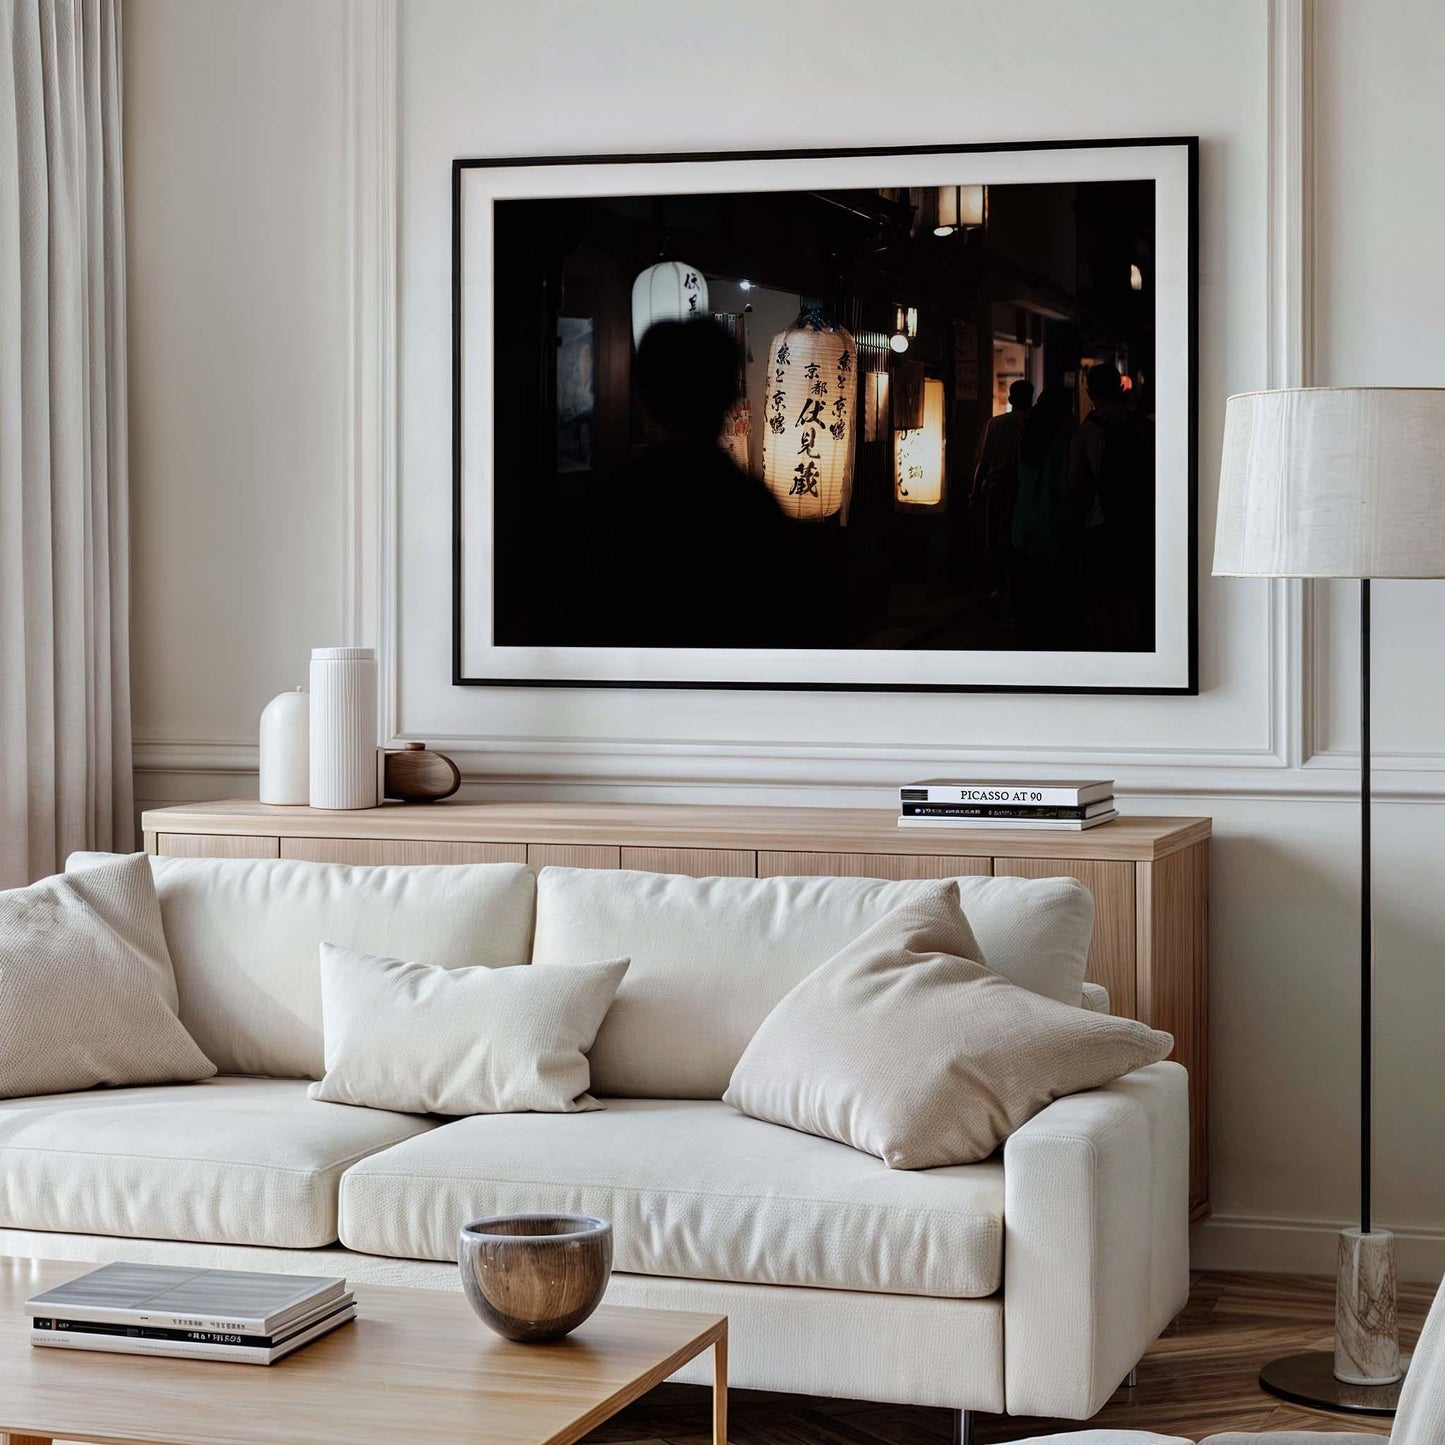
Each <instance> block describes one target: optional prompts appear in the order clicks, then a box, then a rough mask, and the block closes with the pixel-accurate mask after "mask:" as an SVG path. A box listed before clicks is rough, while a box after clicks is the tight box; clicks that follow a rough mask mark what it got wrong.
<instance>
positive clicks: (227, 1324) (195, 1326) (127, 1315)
mask: <svg viewBox="0 0 1445 1445" xmlns="http://www.w3.org/2000/svg"><path fill="white" fill-rule="evenodd" d="M344 1293H345V1291H343V1290H338V1291H337V1292H335V1293H334V1294H328V1295H326V1296H324V1297H322V1298H320V1299H317V1300H315V1301H309V1302H308V1305H307V1308H306V1310H305V1311H303V1312H300V1313H298V1314H295V1315H293V1316H292V1317H291V1318H290V1319H288V1321H287V1324H288V1327H289V1325H291V1324H294V1323H295V1322H296V1320H304V1319H307V1318H315V1317H316V1316H318V1315H320V1314H322V1313H324V1311H325V1309H326V1308H327V1307H328V1306H329V1307H330V1308H332V1309H336V1308H338V1307H339V1306H340V1305H341V1303H342V1298H343V1295H344ZM64 1308H65V1318H66V1319H69V1320H74V1321H75V1322H76V1323H77V1324H79V1323H81V1322H86V1323H90V1324H98V1325H142V1326H145V1327H146V1328H153V1329H162V1330H213V1331H218V1332H220V1333H222V1334H239V1335H272V1334H275V1333H276V1321H275V1320H272V1319H258V1318H256V1317H254V1316H247V1317H237V1316H227V1315H213V1314H205V1313H198V1314H194V1315H178V1314H170V1313H168V1312H167V1311H165V1310H126V1309H107V1308H105V1307H104V1306H103V1305H84V1304H74V1303H71V1302H70V1301H68V1300H67V1301H66V1302H65V1306H64ZM25 1313H26V1314H27V1315H30V1316H31V1318H32V1319H35V1318H40V1317H42V1316H43V1317H45V1318H48V1319H55V1318H57V1316H56V1314H55V1302H53V1301H52V1302H50V1303H46V1302H45V1301H43V1300H42V1301H39V1302H37V1301H27V1303H26V1305H25Z"/></svg>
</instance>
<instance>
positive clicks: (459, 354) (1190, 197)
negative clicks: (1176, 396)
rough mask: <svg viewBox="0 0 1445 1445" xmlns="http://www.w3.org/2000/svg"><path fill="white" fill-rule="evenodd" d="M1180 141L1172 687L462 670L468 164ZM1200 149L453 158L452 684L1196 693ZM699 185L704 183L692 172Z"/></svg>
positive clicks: (1193, 141)
mask: <svg viewBox="0 0 1445 1445" xmlns="http://www.w3.org/2000/svg"><path fill="white" fill-rule="evenodd" d="M1166 146H1167V147H1176V148H1182V149H1183V150H1184V152H1185V155H1186V158H1187V210H1188V214H1187V221H1186V232H1187V237H1186V243H1185V244H1186V251H1187V256H1186V272H1187V277H1186V282H1185V286H1186V296H1185V306H1186V315H1187V338H1186V347H1185V349H1186V363H1185V364H1186V373H1187V379H1186V385H1187V392H1188V414H1187V462H1186V478H1185V485H1186V488H1187V498H1186V517H1187V525H1186V533H1187V544H1186V546H1187V552H1186V559H1185V565H1186V571H1187V599H1186V607H1187V640H1186V647H1185V651H1186V668H1187V677H1186V678H1185V679H1184V680H1183V681H1181V682H1180V683H1179V684H1177V685H1159V686H1154V685H1147V686H1134V685H1115V684H1109V683H1101V684H1097V685H1093V684H1090V685H1084V684H1079V683H1069V684H1064V685H1058V684H1052V683H1048V682H1038V683H1033V682H1030V683H990V682H982V683H977V682H942V683H934V682H892V681H885V682H877V681H856V682H854V681H819V680H809V679H807V678H797V679H790V680H787V681H780V680H766V681H758V680H746V681H738V680H725V679H692V678H688V679H668V678H656V677H645V678H639V677H617V678H612V677H608V678H579V677H515V676H500V675H498V676H469V675H467V670H466V668H465V666H464V652H463V588H462V576H463V567H464V564H465V558H464V536H463V529H462V508H463V487H464V476H463V416H462V401H463V306H462V302H463V254H462V244H463V235H462V227H463V221H462V210H463V199H462V191H463V178H464V176H465V174H466V173H467V172H468V171H472V170H486V169H493V168H500V167H528V168H530V167H567V166H588V167H593V166H596V167H608V166H622V165H628V166H633V165H643V166H647V165H677V164H690V165H698V166H708V165H711V164H716V163H718V162H731V161H744V162H767V161H791V160H829V159H838V158H873V157H888V156H900V157H901V156H940V155H952V154H984V153H997V152H1010V153H1012V152H1018V153H1028V152H1035V151H1070V150H1114V149H1122V148H1141V147H1166ZM1199 151H1200V141H1199V137H1198V136H1145V137H1102V138H1088V139H1072V140H1063V141H1045V140H1035V141H1019V142H1013V143H1003V142H963V143H958V144H926V145H892V146H853V147H831V148H791V149H778V150H752V151H684V152H644V153H636V152H629V153H620V154H615V155H558V156H494V157H460V158H457V159H455V160H453V162H452V172H451V224H452V237H451V242H452V274H451V303H452V304H451V318H452V618H451V622H452V648H451V658H452V683H453V685H454V686H457V687H540V688H581V689H591V688H614V689H616V688H626V689H660V690H690V691H767V692H863V693H870V692H872V693H877V692H896V693H998V694H1014V693H1034V694H1042V695H1049V694H1054V695H1065V696H1196V695H1198V693H1199V579H1198V554H1199V506H1198V502H1199V496H1198V492H1199V394H1198V393H1199V217H1198V210H1199V205H1198V203H1199ZM699 186H700V187H705V186H706V181H705V179H702V178H700V180H699Z"/></svg>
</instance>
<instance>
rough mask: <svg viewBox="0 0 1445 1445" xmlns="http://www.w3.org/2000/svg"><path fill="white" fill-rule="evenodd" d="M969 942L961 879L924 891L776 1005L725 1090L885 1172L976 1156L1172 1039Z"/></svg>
mask: <svg viewBox="0 0 1445 1445" xmlns="http://www.w3.org/2000/svg"><path fill="white" fill-rule="evenodd" d="M971 948H972V949H974V950H976V945H975V944H973V942H972V934H971V932H970V930H969V927H968V920H967V919H966V918H965V917H964V914H963V909H962V906H961V904H960V902H959V897H958V888H957V885H956V884H954V883H951V882H950V883H943V884H940V885H939V886H938V887H937V888H934V889H930V890H927V891H925V892H920V893H919V894H918V895H916V896H915V897H914V898H913V899H911V900H910V901H909V902H907V903H905V904H903V905H902V906H901V907H899V908H896V909H895V910H894V911H893V912H892V913H890V914H888V915H887V916H886V917H885V918H881V919H879V921H878V922H877V923H875V924H874V925H873V926H872V927H871V928H870V929H868V930H867V932H866V933H863V934H862V935H860V936H859V937H858V938H856V939H855V940H854V941H853V942H852V943H850V944H849V945H848V946H847V947H846V948H844V949H842V950H841V951H840V952H838V953H836V954H834V955H833V957H832V958H830V959H829V960H828V961H827V962H826V963H824V964H822V965H821V966H820V967H818V968H817V969H815V970H814V971H813V972H812V973H811V974H809V975H808V977H807V978H805V979H804V980H803V981H802V982H801V983H800V984H798V985H797V987H795V988H794V989H793V991H792V992H791V993H790V994H788V996H787V997H786V998H785V999H783V1000H782V1002H781V1003H779V1004H778V1005H777V1007H776V1008H774V1009H773V1011H772V1013H770V1014H769V1015H768V1017H767V1018H766V1019H765V1020H764V1021H763V1025H762V1027H761V1028H760V1029H759V1030H758V1031H757V1033H756V1034H755V1035H754V1037H753V1041H752V1042H751V1043H750V1044H749V1045H748V1047H747V1050H746V1052H745V1053H744V1054H743V1056H742V1058H741V1060H740V1061H739V1062H738V1066H737V1068H736V1069H734V1070H733V1076H732V1082H731V1083H730V1084H729V1085H728V1090H727V1093H726V1094H724V1095H723V1098H724V1100H725V1101H726V1102H727V1103H729V1104H731V1105H732V1106H733V1108H735V1109H737V1110H739V1111H740V1112H741V1113H744V1114H751V1115H752V1116H753V1117H754V1118H756V1119H767V1120H770V1121H771V1122H772V1123H774V1124H785V1125H787V1126H788V1127H789V1128H792V1129H801V1130H802V1131H803V1132H805V1133H808V1134H819V1135H822V1136H823V1137H824V1138H825V1139H837V1140H838V1141H839V1142H840V1143H843V1144H850V1145H852V1147H853V1148H855V1149H861V1150H863V1151H864V1152H865V1153H868V1154H876V1155H878V1156H879V1158H881V1159H882V1160H883V1161H884V1162H885V1163H886V1164H887V1165H888V1166H889V1168H891V1169H931V1168H933V1167H935V1166H936V1165H940V1164H972V1163H974V1162H975V1161H977V1160H979V1159H986V1158H988V1156H989V1155H990V1154H992V1153H993V1152H994V1150H996V1149H997V1148H998V1147H999V1146H1000V1145H1001V1144H1002V1143H1003V1142H1004V1140H1005V1139H1007V1138H1008V1136H1009V1135H1010V1134H1012V1133H1013V1131H1014V1130H1015V1129H1017V1128H1018V1127H1019V1126H1020V1125H1022V1124H1024V1123H1026V1122H1027V1121H1028V1120H1029V1119H1031V1118H1032V1117H1033V1116H1034V1115H1035V1114H1037V1113H1038V1112H1039V1110H1040V1109H1042V1108H1044V1107H1045V1105H1047V1104H1049V1103H1051V1102H1052V1101H1053V1100H1054V1099H1057V1098H1060V1097H1061V1096H1063V1095H1064V1094H1074V1093H1077V1092H1078V1091H1079V1090H1081V1089H1091V1088H1097V1087H1098V1086H1099V1085H1100V1084H1106V1083H1108V1082H1109V1080H1111V1079H1116V1078H1118V1077H1119V1076H1120V1075H1121V1074H1127V1073H1128V1072H1129V1071H1130V1070H1131V1069H1137V1068H1140V1067H1141V1066H1142V1065H1144V1064H1152V1063H1156V1062H1157V1061H1158V1060H1160V1059H1162V1058H1164V1057H1165V1056H1166V1055H1167V1054H1168V1053H1169V1051H1170V1049H1171V1048H1173V1046H1174V1040H1173V1039H1172V1038H1170V1036H1169V1035H1168V1034H1165V1033H1160V1032H1158V1031H1156V1030H1154V1029H1150V1028H1146V1027H1145V1026H1144V1025H1143V1024H1140V1023H1135V1022H1134V1021H1133V1020H1132V1019H1119V1018H1110V1017H1107V1016H1105V1015H1100V1014H1096V1013H1092V1012H1090V1011H1089V1010H1087V1009H1083V1008H1074V1007H1073V1006H1072V1005H1070V1004H1065V1003H1059V1002H1058V1001H1057V1000H1055V999H1048V998H1043V997H1041V996H1040V995H1039V994H1036V993H1031V992H1030V991H1029V990H1028V989H1023V988H1019V987H1018V985H1017V984H1012V983H1009V982H1008V981H1007V980H1006V979H1004V978H1001V977H1000V976H999V975H998V974H996V973H993V972H991V971H990V970H989V969H987V968H985V967H984V966H983V964H981V963H976V962H974V960H973V958H971V957H970V956H969V954H970V949H971Z"/></svg>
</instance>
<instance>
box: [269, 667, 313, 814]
mask: <svg viewBox="0 0 1445 1445" xmlns="http://www.w3.org/2000/svg"><path fill="white" fill-rule="evenodd" d="M310 754H311V696H310V694H309V693H308V692H307V691H306V689H305V688H303V687H298V688H297V689H296V691H295V692H283V693H280V694H278V695H277V696H276V697H273V698H272V699H271V701H270V702H268V703H267V704H266V706H265V708H264V709H262V712H261V792H260V797H261V801H262V802H263V803H286V804H293V805H294V804H301V805H303V806H304V805H305V803H306V802H307V801H308V799H309V798H310V797H311V763H310Z"/></svg>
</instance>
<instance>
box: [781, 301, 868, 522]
mask: <svg viewBox="0 0 1445 1445" xmlns="http://www.w3.org/2000/svg"><path fill="white" fill-rule="evenodd" d="M857 363H858V353H857V348H856V347H855V346H854V344H853V338H852V336H850V335H849V334H848V332H846V331H845V330H844V329H843V328H842V327H841V326H830V325H829V324H828V323H827V322H826V321H824V320H823V318H822V316H821V315H819V314H818V313H817V312H816V311H808V312H804V313H803V314H802V315H800V316H799V317H798V319H797V320H796V321H795V322H794V323H793V324H792V325H791V326H790V327H789V328H788V329H787V330H786V331H781V332H779V333H778V335H776V336H775V337H773V344H772V346H771V347H770V348H769V351H768V384H767V396H766V400H765V401H764V404H763V415H764V416H765V417H766V424H765V426H764V429H763V481H764V482H765V483H766V485H767V488H768V490H769V491H770V492H772V494H773V496H774V497H775V498H777V501H778V505H779V506H780V507H782V509H783V511H784V512H786V513H787V515H788V516H790V517H792V518H793V519H794V520H795V521H800V522H815V521H821V520H822V519H823V518H824V517H831V516H832V515H833V514H834V513H835V512H837V511H839V510H840V508H841V507H842V506H843V501H844V497H845V494H846V491H847V484H848V476H849V463H850V460H851V458H852V454H853V440H854V425H855V415H854V412H855V408H854V392H855V389H856V386H857Z"/></svg>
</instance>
